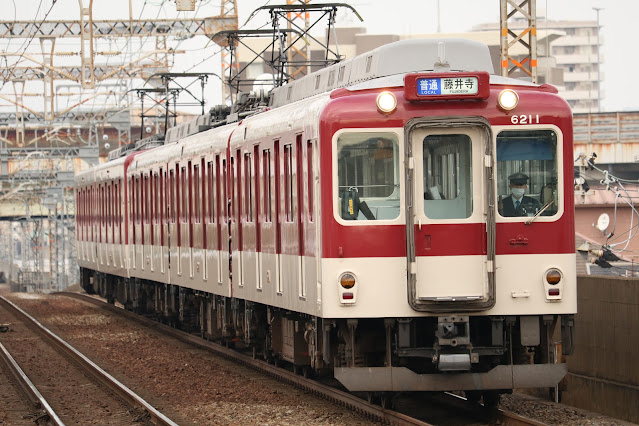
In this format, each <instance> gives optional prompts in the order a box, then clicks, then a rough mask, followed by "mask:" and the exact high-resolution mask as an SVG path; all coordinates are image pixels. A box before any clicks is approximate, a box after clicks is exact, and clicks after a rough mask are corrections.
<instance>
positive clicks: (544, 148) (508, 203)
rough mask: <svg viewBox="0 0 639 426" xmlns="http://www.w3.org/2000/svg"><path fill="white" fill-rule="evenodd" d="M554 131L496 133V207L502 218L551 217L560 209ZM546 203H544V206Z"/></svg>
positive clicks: (555, 136)
mask: <svg viewBox="0 0 639 426" xmlns="http://www.w3.org/2000/svg"><path fill="white" fill-rule="evenodd" d="M557 161H558V160H557V134H556V133H555V132H554V131H552V130H512V131H511V130H509V131H503V132H500V133H499V134H498V135H497V194H498V196H499V197H498V202H497V209H498V211H499V214H500V215H502V216H504V217H522V216H523V217H530V216H534V215H535V214H537V213H538V212H539V211H540V210H542V209H544V207H545V210H543V212H542V213H541V215H542V216H552V215H554V214H556V213H557V211H558V209H559V205H558V203H559V197H558V189H557V181H558V176H557V170H558V165H557ZM546 205H547V206H546Z"/></svg>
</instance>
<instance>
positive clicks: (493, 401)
mask: <svg viewBox="0 0 639 426" xmlns="http://www.w3.org/2000/svg"><path fill="white" fill-rule="evenodd" d="M500 400H501V395H500V394H499V393H498V392H497V391H488V392H484V407H486V408H497V406H498V405H499V401H500Z"/></svg>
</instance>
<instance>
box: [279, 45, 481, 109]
mask: <svg viewBox="0 0 639 426" xmlns="http://www.w3.org/2000/svg"><path fill="white" fill-rule="evenodd" d="M428 71H434V72H455V71H484V72H487V73H488V74H494V68H493V63H492V59H491V57H490V52H489V50H488V46H486V45H485V44H483V43H480V42H477V41H473V40H465V39H454V38H441V39H412V40H401V41H397V42H394V43H389V44H386V45H384V46H380V47H378V48H377V49H374V50H371V51H369V52H366V53H364V54H362V55H358V56H356V57H354V58H352V59H348V60H346V61H342V62H339V63H337V64H335V65H331V66H330V67H327V68H324V69H321V70H319V71H316V72H314V73H312V74H309V75H306V76H304V77H302V78H300V79H299V80H295V81H293V82H291V83H288V84H286V85H284V86H281V87H278V88H275V89H273V92H272V93H271V107H279V106H282V105H285V104H288V103H291V102H295V101H298V100H300V99H304V98H308V97H311V96H314V95H317V94H320V93H323V92H328V91H331V90H333V89H337V88H341V87H347V88H348V87H349V86H354V85H357V84H359V83H363V82H367V81H372V80H376V81H378V80H377V79H380V78H382V79H383V78H385V77H389V76H397V77H399V78H401V83H399V84H395V85H400V86H403V84H404V81H403V75H404V74H406V73H411V72H428ZM369 87H371V88H372V87H381V86H377V85H372V84H369Z"/></svg>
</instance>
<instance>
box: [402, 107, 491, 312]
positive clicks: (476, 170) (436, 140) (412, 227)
mask: <svg viewBox="0 0 639 426" xmlns="http://www.w3.org/2000/svg"><path fill="white" fill-rule="evenodd" d="M407 136H408V137H407V140H408V141H410V143H409V144H407V150H406V151H407V152H406V156H407V158H406V163H407V165H408V167H407V185H406V187H407V189H406V190H407V200H408V202H407V207H406V209H407V216H406V217H407V219H406V221H407V256H408V264H409V274H408V286H409V291H408V294H409V302H410V304H411V306H412V307H413V309H415V310H418V311H431V312H445V311H456V312H460V311H475V310H482V309H487V308H489V307H491V306H492V305H493V304H494V270H493V265H494V255H495V249H494V235H495V219H494V209H491V208H490V207H489V200H492V199H493V198H492V193H493V186H492V184H491V182H492V179H491V175H492V162H493V158H492V155H491V147H492V145H491V142H490V141H491V138H490V127H489V126H488V125H487V123H484V121H483V119H479V118H478V119H476V120H473V119H472V118H470V119H469V118H459V119H458V120H456V119H454V118H453V119H451V121H450V122H447V123H446V126H445V127H444V126H442V121H441V120H438V121H435V120H430V121H429V120H426V119H417V120H415V121H414V122H413V123H409V125H408V128H407Z"/></svg>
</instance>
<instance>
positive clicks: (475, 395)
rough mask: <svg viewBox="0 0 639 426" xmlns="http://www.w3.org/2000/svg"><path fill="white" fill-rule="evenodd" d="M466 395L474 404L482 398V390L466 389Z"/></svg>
mask: <svg viewBox="0 0 639 426" xmlns="http://www.w3.org/2000/svg"><path fill="white" fill-rule="evenodd" d="M464 395H466V400H468V402H470V403H473V404H477V403H479V400H480V399H481V392H480V391H477V390H472V391H464Z"/></svg>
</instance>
